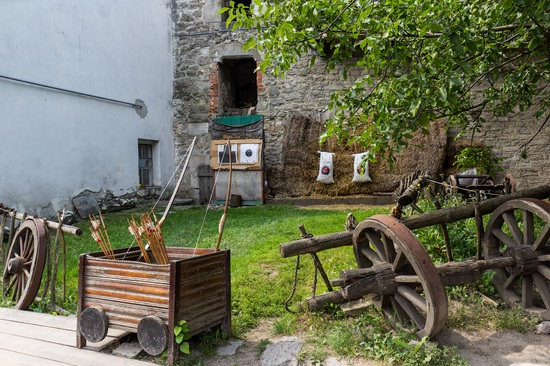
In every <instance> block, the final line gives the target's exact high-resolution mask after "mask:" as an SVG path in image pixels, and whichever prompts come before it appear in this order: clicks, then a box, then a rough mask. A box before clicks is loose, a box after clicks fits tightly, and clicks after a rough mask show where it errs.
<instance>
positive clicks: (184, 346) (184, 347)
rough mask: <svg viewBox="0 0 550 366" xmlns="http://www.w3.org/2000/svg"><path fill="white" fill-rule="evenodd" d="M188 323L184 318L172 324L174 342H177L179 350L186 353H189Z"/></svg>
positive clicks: (189, 336)
mask: <svg viewBox="0 0 550 366" xmlns="http://www.w3.org/2000/svg"><path fill="white" fill-rule="evenodd" d="M189 330H190V329H189V324H187V322H186V321H185V320H180V321H179V322H178V324H176V325H175V326H174V335H175V336H176V343H177V344H179V348H180V351H181V352H182V353H184V354H186V355H188V354H190V353H191V351H190V350H189V342H187V340H189V339H190V338H191V334H189Z"/></svg>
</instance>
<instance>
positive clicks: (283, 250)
mask: <svg viewBox="0 0 550 366" xmlns="http://www.w3.org/2000/svg"><path fill="white" fill-rule="evenodd" d="M549 195H550V186H549V185H543V186H540V187H536V188H531V189H526V190H523V191H519V192H516V193H512V194H507V195H503V196H498V197H495V198H491V199H488V200H485V201H481V202H479V203H478V204H477V205H478V207H479V213H480V214H481V215H487V214H490V213H492V212H493V211H495V209H496V208H497V207H499V206H500V205H502V204H503V203H505V202H507V201H510V200H513V199H517V198H525V197H531V198H538V199H546V198H548V196H549ZM475 205H476V204H473V203H471V204H467V205H464V206H460V207H450V208H444V209H441V210H437V211H433V212H427V213H424V214H419V215H414V216H411V217H408V218H405V219H404V220H403V221H402V223H403V224H404V225H405V226H406V227H408V228H409V229H411V230H413V229H419V228H423V227H428V226H433V225H439V224H448V223H452V222H456V221H460V220H464V219H468V218H472V217H475V214H476V208H475ZM352 237H353V232H351V231H342V232H338V233H332V234H326V235H319V236H315V237H312V238H305V239H299V240H295V241H292V242H289V243H284V244H281V245H280V246H279V252H280V254H281V257H282V258H288V257H293V256H296V255H300V254H307V253H317V252H320V251H323V250H327V249H332V248H338V247H342V246H347V245H352V244H353V242H352Z"/></svg>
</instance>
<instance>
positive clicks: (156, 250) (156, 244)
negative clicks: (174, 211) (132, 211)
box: [128, 213, 170, 264]
mask: <svg viewBox="0 0 550 366" xmlns="http://www.w3.org/2000/svg"><path fill="white" fill-rule="evenodd" d="M151 216H152V217H153V219H151ZM151 216H150V215H149V214H146V213H145V214H143V215H141V217H140V221H141V223H140V224H138V223H137V221H136V220H135V219H134V217H133V216H132V219H131V220H128V224H129V227H128V230H129V231H130V233H131V234H132V235H133V236H134V238H135V239H136V242H137V243H138V245H139V247H140V249H141V252H142V254H143V259H144V260H145V261H146V262H147V263H151V262H152V261H151V258H150V257H149V255H148V252H147V245H148V246H149V249H150V250H151V254H152V255H153V259H154V261H155V263H157V264H169V263H170V260H169V258H168V253H167V251H166V245H165V244H164V238H163V236H162V231H161V229H160V226H161V223H160V222H159V221H158V220H157V217H156V216H155V214H154V213H152V214H151Z"/></svg>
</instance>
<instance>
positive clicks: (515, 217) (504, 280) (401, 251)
mask: <svg viewBox="0 0 550 366" xmlns="http://www.w3.org/2000/svg"><path fill="white" fill-rule="evenodd" d="M549 193H550V186H541V187H537V188H533V189H529V190H525V191H521V192H516V193H514V194H509V195H504V196H499V197H496V198H492V199H489V200H486V201H482V202H480V203H476V204H469V205H465V206H461V207H456V208H448V209H441V210H437V211H435V212H430V213H425V214H419V215H415V216H411V217H408V218H405V219H403V220H398V219H396V218H394V217H391V216H388V215H375V216H373V217H370V218H368V219H366V220H364V221H362V222H361V223H359V224H358V225H357V227H355V229H354V230H351V231H345V232H341V233H334V234H328V235H323V236H319V237H312V238H304V239H300V240H297V241H295V242H290V243H285V244H281V247H280V251H281V256H282V257H290V256H294V255H299V254H307V253H309V254H313V255H314V256H316V253H317V252H319V251H321V250H326V249H330V248H335V247H339V246H345V245H353V250H354V254H355V258H356V262H357V266H358V267H359V268H358V269H351V270H343V271H341V273H340V277H339V278H338V279H336V280H333V281H328V280H326V281H325V283H326V284H327V288H329V292H327V293H324V294H321V295H317V296H314V297H311V298H309V299H308V300H307V302H308V307H309V309H310V310H319V309H321V308H322V307H323V306H324V305H326V304H329V303H335V304H342V303H345V302H349V301H353V300H357V299H361V298H363V297H368V298H369V299H370V300H371V301H372V303H373V304H374V305H376V306H377V307H379V308H380V309H381V311H382V312H383V314H384V315H385V316H386V318H387V319H388V320H389V321H390V322H391V324H392V325H393V326H395V327H400V328H408V329H411V330H412V331H414V332H415V333H416V335H417V336H418V337H420V338H422V337H425V336H428V337H432V336H435V335H436V334H438V333H439V332H440V331H441V330H442V329H443V327H444V325H445V321H446V319H447V315H448V304H447V296H446V294H445V289H444V286H445V285H460V284H466V283H472V282H475V281H477V280H479V279H480V278H481V274H482V272H483V271H487V270H491V271H494V272H495V276H494V278H493V281H494V284H495V287H496V289H497V291H498V292H499V294H500V295H501V297H502V298H503V300H505V301H506V302H507V303H508V304H510V305H519V306H522V307H524V308H525V309H526V310H527V311H529V312H533V313H536V314H538V315H539V316H541V317H542V318H543V319H546V320H550V204H549V203H548V202H546V201H542V200H541V199H547V198H548V196H549ZM484 214H491V218H490V220H489V222H488V223H487V226H486V227H485V228H483V226H481V229H479V227H478V230H479V231H478V236H481V237H482V238H483V252H482V256H481V255H480V258H477V259H476V260H468V261H463V262H449V263H445V264H443V265H438V266H436V265H435V264H434V263H433V262H432V260H431V259H430V257H429V255H428V253H427V252H426V250H425V249H424V248H423V247H422V245H421V243H420V242H419V241H418V239H417V238H416V237H415V236H414V234H413V233H412V231H411V230H412V229H418V228H422V227H427V226H431V225H439V224H442V223H450V222H455V221H458V220H462V219H466V218H469V217H474V216H476V217H478V218H479V220H478V221H481V220H480V218H481V215H484ZM480 231H481V232H480ZM314 259H315V258H314ZM317 262H318V258H317ZM316 266H317V268H318V269H320V270H321V274H322V275H323V278H324V279H326V274H324V271H323V269H322V266H321V265H320V262H318V263H316ZM332 286H339V287H340V289H339V290H335V291H332V288H331V287H332Z"/></svg>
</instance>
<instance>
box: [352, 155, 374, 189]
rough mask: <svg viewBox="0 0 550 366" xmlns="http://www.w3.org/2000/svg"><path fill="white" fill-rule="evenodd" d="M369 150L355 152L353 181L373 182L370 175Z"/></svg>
mask: <svg viewBox="0 0 550 366" xmlns="http://www.w3.org/2000/svg"><path fill="white" fill-rule="evenodd" d="M367 154H368V152H364V153H360V154H353V158H354V160H353V179H352V180H351V181H352V182H372V179H370V177H369V161H368V160H367Z"/></svg>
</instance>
